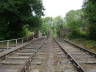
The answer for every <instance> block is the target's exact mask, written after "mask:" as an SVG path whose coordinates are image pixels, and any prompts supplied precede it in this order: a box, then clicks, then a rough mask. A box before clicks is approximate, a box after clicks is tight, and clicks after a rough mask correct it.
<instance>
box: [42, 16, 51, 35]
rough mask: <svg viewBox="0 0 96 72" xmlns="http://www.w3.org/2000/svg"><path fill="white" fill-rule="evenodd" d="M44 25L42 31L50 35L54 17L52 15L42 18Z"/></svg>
mask: <svg viewBox="0 0 96 72" xmlns="http://www.w3.org/2000/svg"><path fill="white" fill-rule="evenodd" d="M42 22H43V23H42V27H41V32H42V33H43V34H44V35H48V32H49V29H51V24H52V18H51V17H46V18H42Z"/></svg>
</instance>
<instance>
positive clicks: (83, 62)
mask: <svg viewBox="0 0 96 72" xmlns="http://www.w3.org/2000/svg"><path fill="white" fill-rule="evenodd" d="M57 43H58V44H59V46H60V47H61V48H62V49H63V50H64V51H65V52H66V54H67V55H68V56H69V57H70V59H71V60H72V61H73V63H75V67H77V69H78V71H79V72H96V54H95V53H92V52H90V51H88V50H86V49H84V48H81V47H79V46H77V45H75V44H74V43H72V42H70V41H63V42H61V41H57Z"/></svg>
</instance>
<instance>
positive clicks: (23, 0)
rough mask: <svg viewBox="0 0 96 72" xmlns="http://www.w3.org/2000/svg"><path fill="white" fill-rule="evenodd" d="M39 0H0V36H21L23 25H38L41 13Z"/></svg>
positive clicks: (7, 37)
mask: <svg viewBox="0 0 96 72" xmlns="http://www.w3.org/2000/svg"><path fill="white" fill-rule="evenodd" d="M43 10H44V8H43V5H42V1H41V0H0V38H1V39H9V38H17V37H21V36H22V31H23V26H24V25H26V24H27V25H29V27H30V29H31V28H32V27H39V26H40V20H41V19H40V17H41V16H42V15H44V14H43Z"/></svg>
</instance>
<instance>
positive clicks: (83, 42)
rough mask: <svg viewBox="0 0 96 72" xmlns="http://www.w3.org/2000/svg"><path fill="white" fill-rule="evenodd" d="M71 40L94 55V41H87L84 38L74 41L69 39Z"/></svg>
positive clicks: (95, 48) (95, 44) (95, 46)
mask: <svg viewBox="0 0 96 72" xmlns="http://www.w3.org/2000/svg"><path fill="white" fill-rule="evenodd" d="M71 40H72V41H74V42H75V43H77V44H80V45H83V46H84V47H85V48H88V49H89V50H91V51H93V52H95V53H96V41H93V40H87V39H84V38H75V39H71Z"/></svg>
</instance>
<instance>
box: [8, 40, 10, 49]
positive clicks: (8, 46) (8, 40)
mask: <svg viewBox="0 0 96 72" xmlns="http://www.w3.org/2000/svg"><path fill="white" fill-rule="evenodd" d="M9 44H10V43H9V40H7V49H9Z"/></svg>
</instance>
